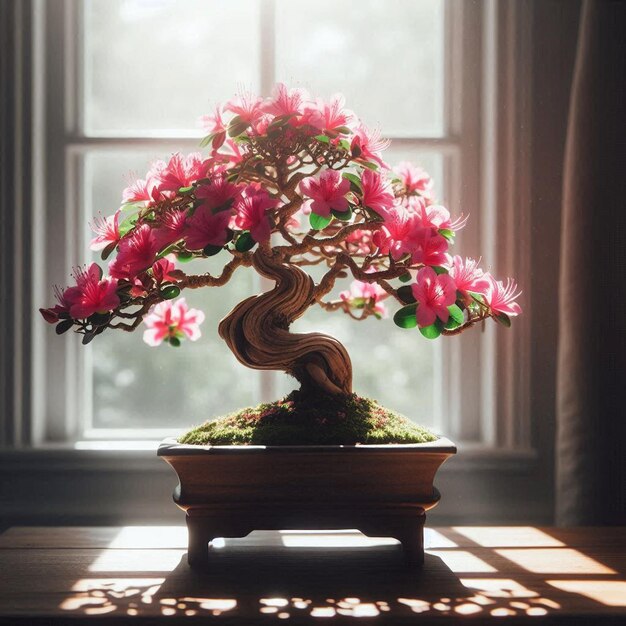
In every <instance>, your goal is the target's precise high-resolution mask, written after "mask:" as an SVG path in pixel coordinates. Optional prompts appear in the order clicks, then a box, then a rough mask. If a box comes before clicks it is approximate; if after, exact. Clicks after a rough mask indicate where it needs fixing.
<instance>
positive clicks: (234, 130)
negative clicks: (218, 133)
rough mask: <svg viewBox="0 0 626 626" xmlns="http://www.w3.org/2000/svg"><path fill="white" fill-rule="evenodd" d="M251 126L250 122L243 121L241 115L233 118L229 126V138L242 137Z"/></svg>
mask: <svg viewBox="0 0 626 626" xmlns="http://www.w3.org/2000/svg"><path fill="white" fill-rule="evenodd" d="M248 126H250V123H249V122H246V121H245V120H242V119H241V117H239V115H236V116H235V117H233V119H232V120H231V121H230V124H229V125H228V136H229V137H237V135H241V134H242V133H243V132H245V130H246V129H247V128H248Z"/></svg>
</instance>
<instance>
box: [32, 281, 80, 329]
mask: <svg viewBox="0 0 626 626" xmlns="http://www.w3.org/2000/svg"><path fill="white" fill-rule="evenodd" d="M75 290H76V288H75V287H68V288H66V289H61V288H60V287H59V286H58V285H55V287H54V295H55V297H56V299H57V303H58V304H55V305H54V306H53V307H51V308H49V309H39V312H40V313H41V315H42V316H43V318H44V319H45V320H46V322H48V324H56V323H57V322H58V321H59V319H60V318H61V317H62V316H64V317H69V314H70V307H71V306H72V301H71V300H70V298H71V296H72V294H73V293H75ZM68 296H70V298H68Z"/></svg>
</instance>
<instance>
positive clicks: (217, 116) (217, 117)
mask: <svg viewBox="0 0 626 626" xmlns="http://www.w3.org/2000/svg"><path fill="white" fill-rule="evenodd" d="M222 114H223V111H222V107H221V105H219V104H218V105H217V106H216V107H215V111H214V112H213V113H212V114H209V115H202V116H200V119H199V120H198V121H199V122H200V127H201V128H202V130H203V131H204V132H205V133H206V134H207V135H212V134H213V133H221V132H224V131H225V130H226V124H224V119H223V118H222Z"/></svg>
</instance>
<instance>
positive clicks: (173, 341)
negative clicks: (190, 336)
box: [169, 337, 180, 348]
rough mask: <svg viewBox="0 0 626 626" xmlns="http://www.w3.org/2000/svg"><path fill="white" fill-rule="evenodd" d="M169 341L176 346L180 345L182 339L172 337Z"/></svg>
mask: <svg viewBox="0 0 626 626" xmlns="http://www.w3.org/2000/svg"><path fill="white" fill-rule="evenodd" d="M169 342H170V346H174V347H175V348H178V347H180V339H179V338H178V337H170V338H169Z"/></svg>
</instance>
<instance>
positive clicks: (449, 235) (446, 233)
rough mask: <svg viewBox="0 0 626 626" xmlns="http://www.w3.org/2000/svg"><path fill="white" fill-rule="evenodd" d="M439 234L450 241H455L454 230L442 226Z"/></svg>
mask: <svg viewBox="0 0 626 626" xmlns="http://www.w3.org/2000/svg"><path fill="white" fill-rule="evenodd" d="M439 234H440V235H441V236H442V237H443V238H444V239H447V240H448V241H449V242H450V243H454V235H455V232H454V231H453V230H450V229H449V228H440V229H439Z"/></svg>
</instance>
